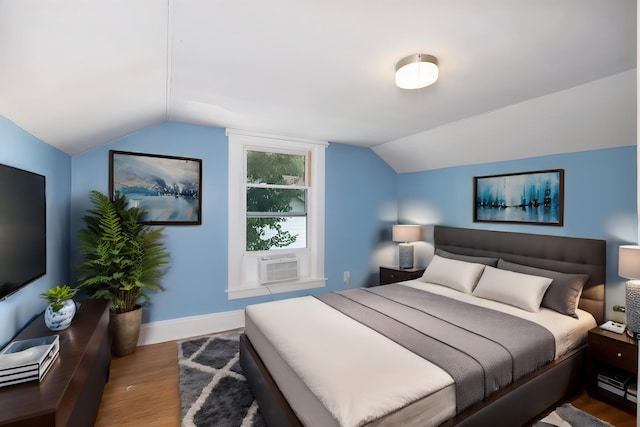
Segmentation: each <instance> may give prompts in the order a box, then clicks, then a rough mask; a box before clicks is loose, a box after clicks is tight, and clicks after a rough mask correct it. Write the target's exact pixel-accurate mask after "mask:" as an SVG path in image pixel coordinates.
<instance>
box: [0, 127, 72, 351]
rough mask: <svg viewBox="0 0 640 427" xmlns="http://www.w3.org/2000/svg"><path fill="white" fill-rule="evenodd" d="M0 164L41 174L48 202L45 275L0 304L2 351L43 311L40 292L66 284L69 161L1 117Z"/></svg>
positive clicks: (69, 187)
mask: <svg viewBox="0 0 640 427" xmlns="http://www.w3.org/2000/svg"><path fill="white" fill-rule="evenodd" d="M0 163H3V164H5V165H9V166H13V167H16V168H20V169H25V170H28V171H31V172H35V173H37V174H40V175H44V176H45V177H46V199H47V274H46V275H45V276H43V277H41V278H39V279H37V280H35V281H34V282H32V283H31V284H30V285H28V286H26V287H24V288H22V289H21V290H19V291H18V292H16V293H15V294H13V295H11V296H10V297H9V298H7V299H5V300H4V301H0V348H2V347H3V346H4V345H5V344H6V343H7V342H9V341H10V340H11V339H12V338H13V337H14V336H15V335H16V334H17V333H18V332H19V331H20V330H21V329H22V328H23V327H24V326H25V325H26V324H27V323H28V322H29V321H30V320H31V319H33V317H35V316H37V315H38V314H40V313H41V312H42V311H43V310H44V309H45V307H46V305H47V303H46V301H45V300H43V299H42V298H40V293H42V292H44V291H46V290H47V289H49V288H51V287H53V286H55V285H57V284H61V283H68V280H69V205H70V203H69V200H70V189H71V158H70V157H69V156H67V155H66V154H64V153H62V152H61V151H59V150H57V149H55V148H53V147H51V146H50V145H47V144H45V143H43V142H42V141H40V140H39V139H37V138H35V137H34V136H33V135H30V134H29V133H27V132H25V131H24V130H22V129H20V128H19V127H18V126H16V125H15V124H13V123H12V122H10V121H9V120H7V119H5V118H3V117H0ZM7 197H8V196H7V195H4V196H3V199H2V202H1V203H9V202H10V200H9V199H8V198H7ZM0 244H2V242H0Z"/></svg>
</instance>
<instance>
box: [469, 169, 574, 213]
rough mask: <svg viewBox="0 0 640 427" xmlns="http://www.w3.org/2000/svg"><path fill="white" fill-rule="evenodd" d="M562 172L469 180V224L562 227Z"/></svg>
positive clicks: (484, 177) (516, 174) (483, 177)
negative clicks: (471, 216) (490, 223)
mask: <svg viewBox="0 0 640 427" xmlns="http://www.w3.org/2000/svg"><path fill="white" fill-rule="evenodd" d="M563 217H564V170H563V169H555V170H545V171H536V172H521V173H513V174H505V175H491V176H479V177H474V178H473V221H474V222H511V223H518V224H537V225H557V226H562V225H563Z"/></svg>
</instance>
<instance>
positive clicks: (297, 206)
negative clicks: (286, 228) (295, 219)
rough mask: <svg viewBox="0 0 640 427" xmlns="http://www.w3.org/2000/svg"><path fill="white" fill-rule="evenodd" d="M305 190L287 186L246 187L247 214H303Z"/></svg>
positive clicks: (304, 210) (304, 209)
mask: <svg viewBox="0 0 640 427" xmlns="http://www.w3.org/2000/svg"><path fill="white" fill-rule="evenodd" d="M306 195H307V190H293V189H288V188H247V214H248V215H250V214H251V213H260V212H265V213H284V212H290V213H294V214H304V213H305V212H306V211H307V209H306V203H305V200H306Z"/></svg>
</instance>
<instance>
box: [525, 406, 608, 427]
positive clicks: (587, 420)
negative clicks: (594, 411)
mask: <svg viewBox="0 0 640 427" xmlns="http://www.w3.org/2000/svg"><path fill="white" fill-rule="evenodd" d="M549 426H558V427H613V426H612V425H611V424H609V423H606V422H604V421H602V420H600V419H598V418H596V417H594V416H593V415H591V414H587V413H586V412H583V411H581V410H580V409H577V408H575V407H574V406H573V405H571V404H569V403H565V404H564V405H562V406H559V407H557V408H556V410H555V411H553V412H552V413H550V414H549V415H547V416H546V417H545V418H543V419H542V420H540V421H538V422H537V423H535V424H534V427H549Z"/></svg>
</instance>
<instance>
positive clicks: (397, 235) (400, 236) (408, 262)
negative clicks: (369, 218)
mask: <svg viewBox="0 0 640 427" xmlns="http://www.w3.org/2000/svg"><path fill="white" fill-rule="evenodd" d="M392 234H393V236H392V239H393V241H394V242H402V243H400V245H398V246H399V257H398V260H399V264H400V268H413V244H412V243H410V242H415V241H417V240H420V226H419V225H394V226H393V232H392Z"/></svg>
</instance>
